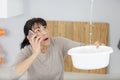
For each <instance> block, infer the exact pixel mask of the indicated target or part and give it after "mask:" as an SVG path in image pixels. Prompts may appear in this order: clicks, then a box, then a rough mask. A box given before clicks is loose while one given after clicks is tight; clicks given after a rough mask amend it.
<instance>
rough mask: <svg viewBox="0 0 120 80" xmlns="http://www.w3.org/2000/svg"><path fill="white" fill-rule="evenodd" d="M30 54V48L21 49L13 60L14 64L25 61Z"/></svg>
mask: <svg viewBox="0 0 120 80" xmlns="http://www.w3.org/2000/svg"><path fill="white" fill-rule="evenodd" d="M31 54H32V48H31V46H30V45H29V46H25V47H24V48H23V49H21V50H20V52H19V53H18V55H17V57H16V58H15V61H14V64H17V63H19V62H21V61H23V60H25V59H27V58H28V57H29V56H30V55H31Z"/></svg>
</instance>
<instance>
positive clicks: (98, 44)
mask: <svg viewBox="0 0 120 80" xmlns="http://www.w3.org/2000/svg"><path fill="white" fill-rule="evenodd" d="M94 45H96V48H99V46H104V45H105V44H104V43H100V42H99V41H96V42H95V43H94Z"/></svg>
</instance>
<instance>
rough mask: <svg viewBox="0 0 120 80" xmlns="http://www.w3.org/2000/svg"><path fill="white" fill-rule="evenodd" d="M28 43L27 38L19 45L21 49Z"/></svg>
mask: <svg viewBox="0 0 120 80" xmlns="http://www.w3.org/2000/svg"><path fill="white" fill-rule="evenodd" d="M29 44H30V43H29V41H28V39H27V37H25V39H24V40H23V42H22V43H21V49H22V48H24V47H25V46H26V45H29Z"/></svg>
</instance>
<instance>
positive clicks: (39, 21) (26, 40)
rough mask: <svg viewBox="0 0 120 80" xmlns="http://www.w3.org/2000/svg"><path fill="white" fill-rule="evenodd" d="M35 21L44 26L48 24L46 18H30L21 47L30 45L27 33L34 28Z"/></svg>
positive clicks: (25, 26) (25, 27)
mask: <svg viewBox="0 0 120 80" xmlns="http://www.w3.org/2000/svg"><path fill="white" fill-rule="evenodd" d="M34 23H40V24H41V25H42V26H45V28H46V26H47V23H46V21H45V20H44V19H42V18H32V19H29V20H28V21H27V22H26V23H25V25H24V35H25V38H24V40H23V41H22V43H21V49H22V48H24V47H25V46H26V45H29V44H30V43H29V40H28V39H27V35H28V33H29V30H32V26H33V25H34Z"/></svg>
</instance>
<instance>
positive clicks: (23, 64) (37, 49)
mask: <svg viewBox="0 0 120 80" xmlns="http://www.w3.org/2000/svg"><path fill="white" fill-rule="evenodd" d="M28 40H29V42H30V44H31V46H32V55H30V56H29V57H28V58H26V59H24V60H21V61H20V62H18V63H17V64H15V65H14V71H15V72H16V74H18V76H22V75H23V74H24V73H25V72H26V71H27V70H28V68H29V67H30V66H31V64H32V63H33V61H34V60H35V59H36V58H37V56H38V55H39V54H40V53H41V41H42V40H43V37H36V34H34V35H33V36H32V37H31V38H29V36H28ZM18 76H17V77H14V76H13V78H18Z"/></svg>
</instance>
